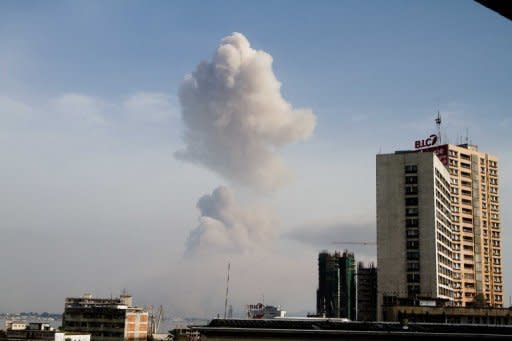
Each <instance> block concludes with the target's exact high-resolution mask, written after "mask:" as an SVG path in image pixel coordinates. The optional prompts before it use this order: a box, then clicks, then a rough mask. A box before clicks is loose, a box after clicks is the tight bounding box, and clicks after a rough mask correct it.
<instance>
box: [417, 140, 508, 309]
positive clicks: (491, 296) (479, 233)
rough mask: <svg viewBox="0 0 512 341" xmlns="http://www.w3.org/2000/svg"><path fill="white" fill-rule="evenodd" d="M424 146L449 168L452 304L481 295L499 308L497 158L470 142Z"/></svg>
mask: <svg viewBox="0 0 512 341" xmlns="http://www.w3.org/2000/svg"><path fill="white" fill-rule="evenodd" d="M426 151H427V152H435V153H436V154H437V155H438V157H439V158H440V160H441V161H442V162H443V164H444V165H445V166H446V167H447V168H448V169H449V172H450V189H451V192H450V197H451V203H450V205H451V214H452V226H453V233H454V236H453V251H454V273H455V279H454V280H455V286H454V289H455V293H454V299H455V304H456V305H457V306H467V305H470V304H472V302H473V301H474V300H475V298H476V297H477V295H479V296H481V297H483V298H484V299H485V302H486V303H487V304H488V305H490V306H492V307H498V308H499V307H503V272H502V269H503V267H502V264H501V258H502V257H501V254H502V252H501V226H500V198H499V177H498V159H497V157H496V156H492V155H489V154H487V153H484V152H480V151H478V147H477V146H474V145H469V144H462V145H451V144H446V145H441V146H436V147H433V148H429V149H427V150H426Z"/></svg>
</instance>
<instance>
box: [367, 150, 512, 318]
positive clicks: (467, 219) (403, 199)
mask: <svg viewBox="0 0 512 341" xmlns="http://www.w3.org/2000/svg"><path fill="white" fill-rule="evenodd" d="M498 180H499V178H498V160H497V158H496V157H495V156H492V155H489V154H487V153H483V152H480V151H478V149H477V147H476V146H473V145H469V144H463V145H451V144H445V145H439V146H434V147H429V148H425V149H420V150H415V151H407V152H396V153H395V154H385V155H377V259H378V291H379V298H378V305H379V307H381V306H382V305H383V304H391V303H392V302H391V301H392V300H393V299H396V298H415V297H416V298H418V297H422V298H435V299H443V300H445V304H446V305H450V306H460V307H466V306H488V307H495V308H501V307H503V275H502V264H501V226H500V216H499V209H500V200H499V190H498V187H499V186H498V184H499V182H498ZM386 298H388V299H391V301H388V302H386Z"/></svg>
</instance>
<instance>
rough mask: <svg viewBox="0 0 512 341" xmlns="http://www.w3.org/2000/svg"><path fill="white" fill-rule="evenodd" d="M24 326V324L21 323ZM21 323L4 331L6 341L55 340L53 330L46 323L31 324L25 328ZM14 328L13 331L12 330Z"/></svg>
mask: <svg viewBox="0 0 512 341" xmlns="http://www.w3.org/2000/svg"><path fill="white" fill-rule="evenodd" d="M23 324H24V323H23ZM21 325H22V323H16V325H15V324H13V325H11V327H8V328H7V329H6V331H5V337H6V340H8V341H29V340H30V341H50V340H51V341H53V340H54V339H55V329H53V328H52V327H50V325H49V324H47V323H41V322H31V323H29V324H28V325H27V324H25V327H24V328H22V327H21ZM12 327H14V329H13V328H12Z"/></svg>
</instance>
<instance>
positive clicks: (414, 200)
mask: <svg viewBox="0 0 512 341" xmlns="http://www.w3.org/2000/svg"><path fill="white" fill-rule="evenodd" d="M405 205H406V206H418V197H412V198H405Z"/></svg>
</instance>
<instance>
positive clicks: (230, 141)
mask: <svg viewBox="0 0 512 341" xmlns="http://www.w3.org/2000/svg"><path fill="white" fill-rule="evenodd" d="M280 88H281V83H280V82H279V81H278V80H277V79H276V76H275V75H274V72H273V71H272V57H271V56H270V55H269V54H268V53H266V52H264V51H259V50H255V49H253V48H251V46H250V44H249V41H248V40H247V38H245V37H244V36H243V35H242V34H240V33H233V34H232V35H230V36H228V37H226V38H224V39H222V41H221V43H220V46H219V47H218V48H217V50H216V52H215V55H214V57H213V59H212V61H210V62H202V63H200V64H199V65H198V66H197V69H196V70H195V71H194V72H193V73H192V74H190V75H188V76H187V77H186V78H185V80H184V82H183V84H182V86H181V89H180V92H179V99H180V103H181V114H182V118H183V121H184V123H185V127H186V131H185V135H184V142H185V144H186V146H185V148H184V149H183V150H179V151H178V152H176V154H175V155H176V157H177V158H179V159H182V160H187V161H190V162H194V163H198V164H201V165H203V166H205V167H207V168H209V169H211V170H213V171H214V172H216V173H218V174H220V175H222V176H223V177H225V178H226V179H228V180H230V181H234V182H236V183H240V184H245V185H251V186H254V187H257V188H260V189H275V188H277V187H278V186H279V185H280V184H281V183H283V181H284V180H286V178H287V177H289V175H290V172H289V170H288V169H287V168H286V166H285V164H284V162H283V161H282V159H281V158H280V157H279V156H278V155H277V154H276V153H275V151H276V149H277V148H279V147H283V146H285V145H287V144H290V143H294V142H297V141H300V140H304V139H306V138H308V137H309V136H310V135H311V134H312V132H313V129H314V127H315V124H316V122H315V115H314V114H313V112H312V111H311V110H310V109H294V108H293V107H292V105H291V104H290V103H288V102H287V101H286V100H285V99H283V97H282V95H281V90H280Z"/></svg>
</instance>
